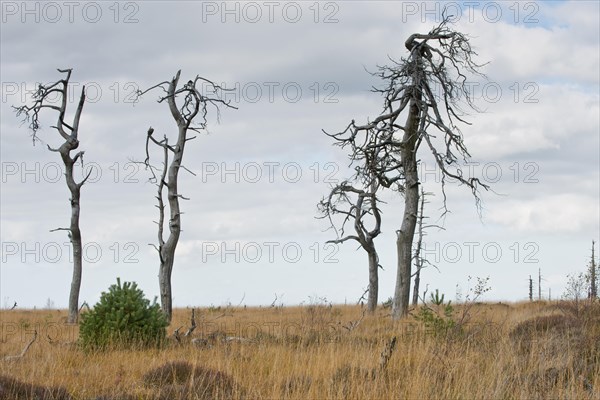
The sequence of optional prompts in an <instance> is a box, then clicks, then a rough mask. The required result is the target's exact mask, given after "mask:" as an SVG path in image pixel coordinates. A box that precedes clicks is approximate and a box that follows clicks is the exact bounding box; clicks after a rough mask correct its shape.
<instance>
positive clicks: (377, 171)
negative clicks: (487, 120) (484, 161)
mask: <svg viewBox="0 0 600 400" xmlns="http://www.w3.org/2000/svg"><path fill="white" fill-rule="evenodd" d="M448 23H449V20H448V18H444V20H443V21H442V22H441V23H440V24H439V25H438V26H437V27H435V28H433V29H432V30H431V31H430V32H429V33H427V34H419V33H415V34H413V35H411V36H410V37H409V38H408V39H407V40H406V42H405V46H406V48H407V50H408V51H409V56H408V57H407V58H403V59H401V61H400V62H394V63H393V64H392V65H390V66H383V67H379V72H376V73H375V74H374V75H376V76H378V77H380V78H381V79H383V80H384V81H385V82H386V83H387V84H386V86H385V87H384V88H381V89H377V88H376V89H374V90H375V92H377V93H380V94H381V95H382V96H383V97H384V108H383V111H382V112H381V113H380V114H379V115H378V116H377V117H376V118H375V119H373V120H372V121H371V122H368V123H366V124H364V125H357V124H356V123H355V121H352V122H351V123H350V124H349V125H348V126H347V127H346V129H345V130H344V131H342V132H340V133H336V134H329V136H331V137H333V138H334V139H336V140H337V141H338V144H339V145H340V146H342V147H349V148H350V158H351V159H352V161H353V162H354V163H355V165H356V168H357V170H359V171H361V172H362V173H363V174H365V175H368V174H372V175H374V176H376V177H377V179H378V181H379V183H380V184H381V185H382V186H383V187H386V188H393V189H395V190H397V191H399V192H400V193H402V194H403V196H404V214H403V218H402V224H401V227H400V229H399V230H398V231H396V233H397V239H396V247H397V254H398V269H397V276H396V286H395V291H394V299H393V306H392V317H393V319H395V320H397V319H400V318H401V317H403V316H405V315H406V314H407V313H408V306H409V300H410V281H411V269H412V268H411V267H412V255H413V252H412V245H413V239H414V235H415V227H416V224H417V213H418V207H419V176H418V173H417V166H418V162H419V161H418V158H417V153H418V150H419V149H420V147H421V144H423V143H425V146H426V147H427V148H428V149H429V152H430V153H431V155H432V156H433V159H434V160H435V162H436V165H437V167H438V168H439V169H440V170H441V176H442V181H441V184H442V193H443V195H444V208H445V207H446V195H445V191H444V185H445V183H446V179H448V178H452V179H453V180H456V181H458V182H459V183H460V184H463V185H466V186H467V187H469V188H470V190H471V192H472V193H473V195H474V196H475V199H476V205H477V207H479V195H478V193H479V188H480V187H483V188H485V189H487V188H488V186H487V185H485V184H483V183H481V182H480V181H479V180H478V179H477V178H473V177H467V176H465V175H464V174H463V171H462V169H461V165H460V161H461V160H465V161H466V160H468V159H469V158H470V154H469V152H468V150H467V148H466V146H465V144H464V142H463V136H462V133H461V131H460V129H459V127H458V126H457V124H459V123H463V124H468V122H467V121H466V120H465V119H464V118H465V113H464V111H463V110H462V109H461V105H462V104H466V105H467V106H468V107H470V108H472V109H474V110H476V108H475V106H474V104H473V103H472V93H471V91H470V85H469V83H468V82H467V74H469V75H476V76H480V77H483V75H482V74H481V73H480V72H479V68H480V67H481V65H478V64H476V63H475V62H474V61H473V59H472V57H473V56H475V55H476V53H475V51H474V50H473V49H472V48H471V45H470V43H469V39H468V37H467V36H466V35H464V34H462V33H460V32H456V31H452V30H450V29H449V28H448V26H447V25H448ZM402 119H404V122H402ZM440 133H441V135H440ZM365 137H368V139H365ZM370 156H372V157H375V160H374V161H373V162H365V161H366V160H368V159H369V158H370Z"/></svg>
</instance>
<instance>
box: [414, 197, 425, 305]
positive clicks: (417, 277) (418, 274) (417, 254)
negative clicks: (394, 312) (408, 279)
mask: <svg viewBox="0 0 600 400" xmlns="http://www.w3.org/2000/svg"><path fill="white" fill-rule="evenodd" d="M420 203H421V204H420V206H419V217H418V220H417V225H418V233H417V234H418V239H417V247H416V249H415V268H416V271H415V280H414V286H413V297H412V305H413V306H416V305H418V304H419V286H420V284H421V270H422V269H423V258H422V257H421V249H422V247H423V236H424V234H425V233H424V231H423V229H424V228H423V220H424V219H425V191H424V190H423V188H421V200H420Z"/></svg>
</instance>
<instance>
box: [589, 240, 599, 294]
mask: <svg viewBox="0 0 600 400" xmlns="http://www.w3.org/2000/svg"><path fill="white" fill-rule="evenodd" d="M595 244H596V243H595V242H594V241H593V240H592V259H591V261H590V298H591V299H592V300H593V299H596V298H597V297H598V286H597V284H598V277H597V276H596V256H595V254H594V247H595Z"/></svg>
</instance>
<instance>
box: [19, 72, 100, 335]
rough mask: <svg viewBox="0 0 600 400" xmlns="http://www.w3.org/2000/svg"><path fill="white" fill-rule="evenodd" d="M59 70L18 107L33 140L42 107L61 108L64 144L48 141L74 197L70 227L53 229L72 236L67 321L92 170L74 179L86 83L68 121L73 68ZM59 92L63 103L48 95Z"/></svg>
mask: <svg viewBox="0 0 600 400" xmlns="http://www.w3.org/2000/svg"><path fill="white" fill-rule="evenodd" d="M58 72H60V73H64V74H66V75H67V76H66V77H65V78H64V79H61V80H59V81H57V82H54V83H51V84H47V85H41V84H40V85H38V87H37V90H36V91H35V92H34V94H33V98H34V99H35V102H34V104H33V105H32V106H21V107H15V110H16V112H17V116H19V115H21V114H24V115H25V120H26V121H30V123H29V128H30V129H31V130H32V131H33V140H34V143H35V141H36V140H38V138H37V136H36V135H37V131H38V130H39V129H40V124H39V114H40V112H41V110H42V109H44V108H47V109H51V110H54V111H57V112H58V121H57V123H56V125H55V126H54V127H53V128H55V129H56V130H57V131H58V133H59V134H60V136H61V137H62V138H63V140H64V142H63V144H62V145H61V146H60V147H59V148H57V149H54V148H52V147H50V146H49V145H48V149H49V150H50V151H53V152H57V153H59V154H60V157H61V159H62V161H63V164H64V165H65V180H66V183H67V187H68V188H69V192H70V193H71V198H70V199H69V201H70V203H71V222H70V224H69V227H68V228H56V229H52V230H51V232H54V231H67V232H68V235H69V240H70V241H71V244H72V246H73V279H72V280H71V291H70V293H69V316H68V318H67V322H68V323H75V322H77V318H78V315H79V290H80V288H81V274H82V269H83V268H82V264H83V263H82V256H83V254H82V247H83V246H82V243H81V230H80V229H79V213H80V194H81V187H82V186H83V184H84V183H85V182H86V181H87V179H88V178H89V176H90V173H91V172H92V171H91V170H90V171H89V172H88V174H87V176H86V177H85V178H84V179H83V180H82V181H81V182H79V183H77V182H75V179H74V178H73V166H74V165H75V163H76V162H77V160H79V159H81V160H82V162H83V154H84V152H83V151H79V152H77V153H76V154H75V155H74V156H73V157H71V151H73V150H76V149H77V148H78V147H79V139H78V135H79V121H80V119H81V112H82V110H83V105H84V104H85V86H84V87H83V88H82V89H81V96H80V97H79V104H78V105H77V109H76V110H75V114H74V116H73V122H72V123H67V122H65V116H66V113H67V99H68V93H67V91H68V87H69V79H70V78H71V72H72V70H71V69H64V70H61V69H59V70H58ZM56 93H58V94H59V95H60V105H55V104H52V103H54V102H53V101H50V100H49V99H48V98H49V97H51V96H53V95H54V94H56Z"/></svg>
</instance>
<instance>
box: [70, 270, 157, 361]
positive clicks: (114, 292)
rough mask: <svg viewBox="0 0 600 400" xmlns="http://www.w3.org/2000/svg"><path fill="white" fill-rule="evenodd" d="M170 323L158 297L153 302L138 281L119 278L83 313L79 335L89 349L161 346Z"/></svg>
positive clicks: (82, 343)
mask: <svg viewBox="0 0 600 400" xmlns="http://www.w3.org/2000/svg"><path fill="white" fill-rule="evenodd" d="M167 325H168V323H167V321H166V318H165V316H164V314H163V313H162V311H161V310H160V307H159V305H158V304H157V303H156V299H154V302H153V303H152V305H150V301H149V300H147V299H146V298H145V297H144V292H142V290H141V289H139V288H138V287H137V284H136V283H135V282H133V283H131V282H124V283H123V285H121V281H120V279H119V278H117V284H116V285H112V286H111V287H110V288H109V289H108V292H103V293H102V296H101V297H100V301H99V302H98V303H97V304H96V305H95V306H94V308H93V309H92V310H90V311H88V312H86V313H83V314H82V316H81V324H80V326H79V339H80V341H81V345H82V346H83V347H84V348H85V349H87V350H104V349H107V348H109V347H110V348H114V347H118V348H132V347H134V348H142V347H153V346H159V345H161V344H162V342H163V341H164V339H165V335H166V331H165V328H166V327H167Z"/></svg>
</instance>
